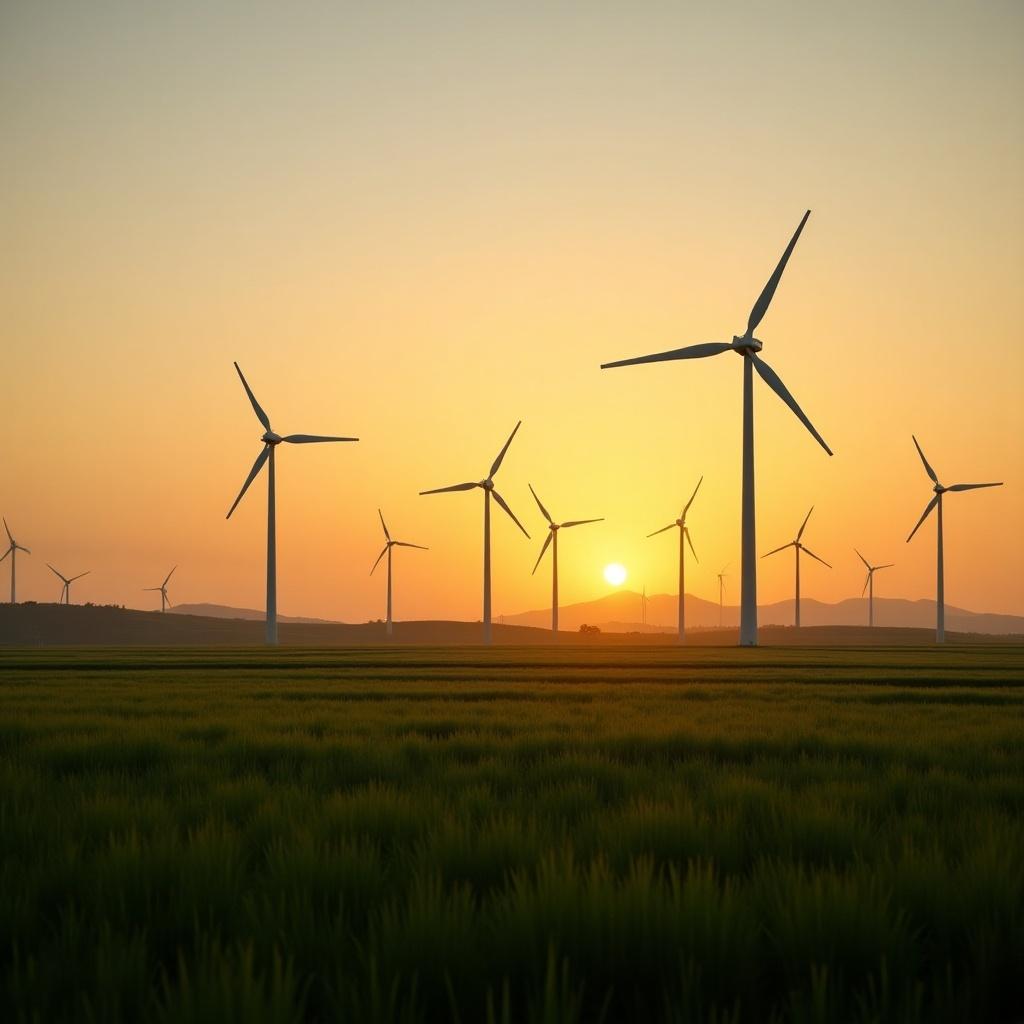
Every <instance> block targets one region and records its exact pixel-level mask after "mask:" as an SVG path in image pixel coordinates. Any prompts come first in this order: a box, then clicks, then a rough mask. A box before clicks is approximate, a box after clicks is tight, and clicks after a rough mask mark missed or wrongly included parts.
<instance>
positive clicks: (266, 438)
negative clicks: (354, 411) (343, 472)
mask: <svg viewBox="0 0 1024 1024" xmlns="http://www.w3.org/2000/svg"><path fill="white" fill-rule="evenodd" d="M235 369H236V370H237V371H238V378H239V380H241V382H242V387H243V388H245V393H246V394H247V395H248V396H249V401H250V402H251V403H252V408H253V412H255V413H256V419H258V420H259V421H260V423H261V424H262V425H263V430H264V433H263V436H262V437H261V438H260V440H261V441H262V442H263V450H262V451H261V452H260V453H259V455H257V456H256V461H255V462H254V463H253V464H252V469H251V470H249V475H248V476H247V477H246V478H245V483H244V484H242V489H241V491H239V492H238V497H237V498H235V503H234V504H233V505H232V506H231V508H229V509H228V514H227V516H226V517H225V518H227V519H230V518H231V513H232V512H234V511H235V507H236V506H237V505H238V503H239V502H240V501H241V500H242V495H244V494H245V492H246V491H247V490H248V489H249V485H250V484H251V483H252V482H253V480H255V479H256V477H257V476H258V475H259V471H260V470H261V469H262V468H263V464H264V463H265V462H269V463H270V469H269V476H268V478H267V643H268V644H276V643H277V498H276V493H275V486H274V484H275V479H274V449H275V448H276V447H277V446H278V445H279V444H280V443H281V442H282V441H285V442H287V443H288V444H319V443H320V442H322V441H358V440H359V438H358V437H321V436H319V435H315V434H289V435H288V436H287V437H281V435H280V434H275V433H274V431H273V430H272V429H271V427H270V417H269V416H267V414H266V413H265V412H264V411H263V409H262V408H261V407H260V403H259V402H257V401H256V396H255V395H254V394H253V393H252V390H251V389H250V388H249V384H248V382H247V381H246V379H245V377H244V376H242V371H241V369H240V368H239V366H238V363H235Z"/></svg>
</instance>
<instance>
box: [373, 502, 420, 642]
mask: <svg viewBox="0 0 1024 1024" xmlns="http://www.w3.org/2000/svg"><path fill="white" fill-rule="evenodd" d="M377 515H379V516H380V525H381V526H382V527H384V540H385V544H384V550H383V551H381V553H380V554H379V555H378V556H377V561H376V562H374V563H373V569H371V570H370V575H371V576H372V575H373V573H374V571H375V570H376V568H377V566H378V565H380V560H381V559H382V558H383V557H384V556H385V555H387V556H388V621H387V634H388V636H391V634H392V632H393V627H392V622H391V549H392V548H416V549H417V550H418V551H429V550H430V549H429V548H425V547H423V545H422V544H410V543H409V542H408V541H405V540H392V539H391V534H390V533H388V526H387V523H385V522H384V513H383V512H381V510H380V509H377Z"/></svg>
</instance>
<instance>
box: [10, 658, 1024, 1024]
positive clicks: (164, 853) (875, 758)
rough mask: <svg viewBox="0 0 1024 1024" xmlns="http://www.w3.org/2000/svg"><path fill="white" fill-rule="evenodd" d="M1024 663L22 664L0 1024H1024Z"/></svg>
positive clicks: (15, 671) (14, 662) (13, 675)
mask: <svg viewBox="0 0 1024 1024" xmlns="http://www.w3.org/2000/svg"><path fill="white" fill-rule="evenodd" d="M1022 712H1024V648H1021V647H1019V646H1016V647H1014V646H999V645H992V646H988V647H984V648H978V647H972V648H964V649H956V648H950V649H947V650H944V651H940V650H936V649H917V650H915V649H907V648H902V649H898V650H885V651H878V650H866V649H851V650H827V649H821V648H815V649H811V650H795V649H788V650H787V649H780V648H775V649H761V650H757V651H740V650H734V649H713V648H703V649H700V650H691V651H687V652H686V653H685V654H684V653H680V652H678V651H676V650H673V649H669V648H650V647H646V648H643V649H637V650H628V649H624V648H614V649H611V648H601V649H594V650H587V649H583V648H572V649H567V650H564V651H557V650H552V649H543V648H536V647H533V648H529V649H495V650H492V651H488V650H479V649H477V650H469V649H460V650H448V651H445V650H438V649H429V650H428V649H419V650H417V649H409V648H406V649H402V650H394V651H375V650H366V649H364V650H357V651H348V652H344V651H342V652H339V651H316V650H302V651H279V652H271V653H267V652H264V651H251V650H250V651H217V652H209V651H207V652H196V651H181V650H166V651H143V650H136V651H127V652H113V651H102V650H97V651H70V650H68V651H58V652H53V651H51V652H18V651H5V652H3V653H2V654H0V863H2V868H0V1019H3V1020H5V1021H8V1020H9V1021H32V1020H38V1021H41V1022H56V1021H90V1020H92V1021H103V1022H107V1021H110V1022H115V1021H138V1020H155V1021H210V1022H221V1021H225V1022H227V1021H239V1022H242V1021H245V1022H253V1024H258V1022H262V1021H268V1022H269V1021H275V1022H276V1021H333V1020H342V1021H358V1022H378V1021H379V1022H383V1021H409V1022H412V1021H420V1020H430V1021H453V1022H462V1024H472V1022H476V1021H487V1022H491V1021H493V1022H495V1024H498V1022H513V1021H538V1022H552V1024H553V1022H556V1021H597V1020H604V1021H606V1022H612V1021H657V1020H663V1021H678V1022H684V1021H707V1022H711V1021H715V1022H720V1024H721V1022H739V1021H751V1022H762V1021H771V1020H777V1021H808V1022H810V1021H862V1022H868V1021H879V1022H881V1021H929V1022H931V1021H949V1022H958V1024H960V1022H964V1021H1016V1020H1019V1019H1021V1018H1024V980H1022V979H1024V972H1022V971H1021V966H1022V965H1024V714H1022Z"/></svg>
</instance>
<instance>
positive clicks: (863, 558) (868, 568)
mask: <svg viewBox="0 0 1024 1024" xmlns="http://www.w3.org/2000/svg"><path fill="white" fill-rule="evenodd" d="M853 550H854V551H857V549H856V548H854V549H853ZM857 557H858V558H859V559H860V560H861V561H862V562H863V563H864V568H865V569H867V571H868V572H871V564H870V563H869V562H868V560H867V559H866V558H865V557H864V556H863V555H862V554H861V553H860V552H859V551H857Z"/></svg>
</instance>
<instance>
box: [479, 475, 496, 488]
mask: <svg viewBox="0 0 1024 1024" xmlns="http://www.w3.org/2000/svg"><path fill="white" fill-rule="evenodd" d="M480 486H481V487H482V488H483V489H484V490H485V491H493V490H494V481H493V480H492V479H491V478H490V477H488V478H487V479H486V480H481V481H480Z"/></svg>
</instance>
